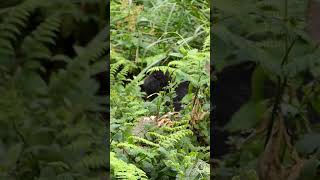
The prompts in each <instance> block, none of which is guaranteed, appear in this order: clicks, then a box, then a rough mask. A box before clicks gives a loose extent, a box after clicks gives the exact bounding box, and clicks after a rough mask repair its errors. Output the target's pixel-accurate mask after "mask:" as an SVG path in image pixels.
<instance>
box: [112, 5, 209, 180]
mask: <svg viewBox="0 0 320 180" xmlns="http://www.w3.org/2000/svg"><path fill="white" fill-rule="evenodd" d="M208 3H209V1H200V0H199V1H182V0H165V1H163V0H138V1H126V0H122V1H120V0H112V1H111V5H110V7H111V23H110V24H111V65H110V68H111V69H110V83H111V92H110V106H111V125H110V131H111V137H110V143H111V160H110V162H111V177H112V178H114V179H117V178H118V179H175V178H177V179H208V178H209V164H208V161H209V108H210V105H209V104H210V103H209V97H210V93H209V83H210V82H209V80H210V79H209V72H208V71H206V70H205V65H206V64H207V63H208V62H209V51H210V33H209V32H210V28H209V27H210V21H209V16H210V11H209V4H208ZM154 71H163V72H169V73H170V74H171V76H172V78H173V80H172V81H171V82H170V83H169V86H168V87H166V90H164V91H160V92H159V93H157V95H158V96H157V97H156V98H155V99H153V100H152V101H148V100H145V99H144V97H145V94H144V93H143V92H142V90H141V88H140V86H139V85H141V84H142V83H143V80H144V78H145V77H146V76H148V74H150V73H152V72H154ZM183 81H189V82H190V85H189V89H190V91H189V93H188V94H187V95H186V96H185V97H184V99H183V100H182V104H183V108H182V110H181V111H180V112H174V110H173V105H172V103H173V98H174V97H175V96H176V92H175V91H174V88H175V87H176V86H177V85H178V84H179V83H181V82H183Z"/></svg>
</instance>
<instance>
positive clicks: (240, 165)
mask: <svg viewBox="0 0 320 180" xmlns="http://www.w3.org/2000/svg"><path fill="white" fill-rule="evenodd" d="M311 2H313V1H306V0H290V1H289V0H268V1H260V0H243V1H235V0H216V1H215V3H214V4H213V9H212V10H213V19H214V22H213V24H212V28H213V33H214V37H213V39H214V40H213V41H212V43H213V44H214V45H213V47H214V54H213V58H214V65H215V66H216V68H217V69H218V71H219V70H222V69H223V68H225V67H228V66H230V65H233V64H237V63H241V62H244V61H251V62H254V63H255V64H256V65H257V66H256V68H255V71H254V73H253V76H252V81H251V83H252V87H251V90H252V94H251V98H250V100H249V101H248V102H247V103H246V104H244V105H243V106H242V107H241V108H240V109H239V110H238V112H237V113H236V114H234V116H233V118H232V120H231V121H230V122H229V123H228V124H227V125H226V127H225V128H226V129H227V130H229V132H232V133H234V134H237V136H236V135H235V136H232V138H230V142H231V143H233V144H234V145H235V146H236V147H237V149H236V150H235V151H232V152H229V153H228V154H227V155H226V156H225V157H224V158H222V159H220V160H218V162H217V164H218V165H216V167H215V169H214V170H213V172H212V173H213V174H212V175H213V176H214V177H215V178H217V179H220V180H224V179H260V180H270V179H278V180H287V179H301V180H302V179H310V180H311V179H319V173H318V167H319V162H320V161H319V146H320V144H319V138H318V137H319V122H320V120H319V114H320V109H319V107H320V106H319V105H320V101H319V97H320V96H319V90H320V85H319V77H320V49H319V48H318V45H317V44H316V42H314V41H313V39H312V37H311V36H310V35H309V34H308V31H307V29H308V28H310V27H308V26H307V25H308V24H309V21H308V19H306V17H307V16H306V14H307V13H306V12H307V7H308V3H311ZM314 2H316V1H314ZM309 6H310V4H309ZM311 6H316V4H315V3H314V4H311ZM314 18H315V17H314ZM318 18H319V17H318ZM318 31H319V30H318ZM266 81H271V82H272V84H273V85H274V86H273V87H272V89H273V90H275V92H274V95H272V96H271V97H270V96H268V97H267V96H265V95H264V94H265V92H264V91H265V90H266V89H267V87H266V86H267V85H266V83H265V82H266ZM212 93H214V92H212ZM236 93H237V92H235V94H236ZM312 114H313V115H312ZM241 133H246V134H250V135H249V136H243V135H241ZM211 138H213V139H214V137H211ZM211 151H214V149H211Z"/></svg>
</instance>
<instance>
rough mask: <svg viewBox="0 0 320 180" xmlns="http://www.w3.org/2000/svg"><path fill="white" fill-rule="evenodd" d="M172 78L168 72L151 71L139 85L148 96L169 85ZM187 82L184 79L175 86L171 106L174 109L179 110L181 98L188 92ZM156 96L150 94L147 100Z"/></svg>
mask: <svg viewBox="0 0 320 180" xmlns="http://www.w3.org/2000/svg"><path fill="white" fill-rule="evenodd" d="M171 80H172V78H171V76H170V74H169V73H168V72H166V73H163V72H161V71H155V72H153V73H151V74H150V75H149V76H147V77H146V78H145V79H144V83H143V84H142V85H141V90H142V91H144V92H145V93H146V94H147V96H150V95H152V94H154V93H158V92H160V91H163V90H164V88H165V87H167V86H168V85H169V82H170V81H171ZM188 88H189V82H188V81H184V82H182V83H180V84H178V86H177V87H176V88H175V92H176V97H175V98H174V99H173V106H174V110H175V111H180V110H181V109H182V107H181V102H180V101H181V100H182V98H183V97H184V96H185V95H186V94H187V93H188ZM155 97H156V96H155V95H152V96H150V97H149V98H148V100H153V99H154V98H155Z"/></svg>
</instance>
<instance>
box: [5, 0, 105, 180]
mask: <svg viewBox="0 0 320 180" xmlns="http://www.w3.org/2000/svg"><path fill="white" fill-rule="evenodd" d="M5 4H6V5H5ZM5 4H2V3H1V6H2V5H3V6H2V7H1V9H0V57H1V58H0V93H1V99H0V179H6V180H11V179H12V180H19V179H25V180H28V179H30V180H31V179H32V180H35V179H39V180H40V179H41V180H46V179H48V180H49V179H70V180H71V179H85V180H88V179H101V178H103V177H104V178H106V168H107V164H108V160H107V156H106V143H107V142H106V138H107V137H106V128H105V118H103V117H102V112H105V111H106V109H105V105H104V104H105V103H106V97H105V96H103V95H106V93H105V92H103V91H101V88H99V86H101V84H99V82H98V81H97V80H98V78H96V75H97V74H100V73H102V72H103V71H106V61H105V59H106V55H107V51H108V47H109V44H108V43H107V32H106V29H105V28H104V27H105V26H106V18H105V14H106V9H105V7H106V4H105V1H98V0H90V1H86V0H84V1H63V0H56V1H38V0H25V1H23V0H14V1H8V3H5ZM97 9H98V11H97ZM104 78H106V74H105V77H104ZM102 82H106V80H105V79H103V81H102Z"/></svg>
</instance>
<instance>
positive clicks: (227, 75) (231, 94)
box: [210, 62, 255, 158]
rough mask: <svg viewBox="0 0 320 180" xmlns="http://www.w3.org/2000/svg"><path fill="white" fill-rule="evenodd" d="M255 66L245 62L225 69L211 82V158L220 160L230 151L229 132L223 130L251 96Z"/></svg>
mask: <svg viewBox="0 0 320 180" xmlns="http://www.w3.org/2000/svg"><path fill="white" fill-rule="evenodd" d="M254 68H255V64H254V63H252V62H244V63H241V64H237V65H232V66H228V67H226V68H224V69H223V70H222V71H221V72H219V73H217V81H215V82H211V84H213V85H212V86H211V94H212V95H211V98H212V99H211V100H212V102H213V104H214V106H215V108H214V109H213V113H212V114H213V115H212V116H211V117H212V118H213V119H212V121H211V124H210V131H211V132H212V133H211V135H212V137H213V138H210V139H211V142H210V144H212V145H213V150H212V151H210V152H211V157H213V158H219V157H221V156H222V155H224V154H226V153H228V152H229V150H230V148H231V147H230V146H229V145H228V144H227V143H226V141H227V139H228V136H229V135H230V134H229V133H228V132H227V131H225V130H223V129H222V128H223V127H224V126H225V125H226V124H227V123H228V122H229V121H230V120H231V118H232V115H233V114H234V113H235V112H237V111H238V110H239V109H240V107H241V106H242V105H244V104H245V103H246V102H247V101H248V100H249V98H250V95H251V76H252V73H253V71H254Z"/></svg>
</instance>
